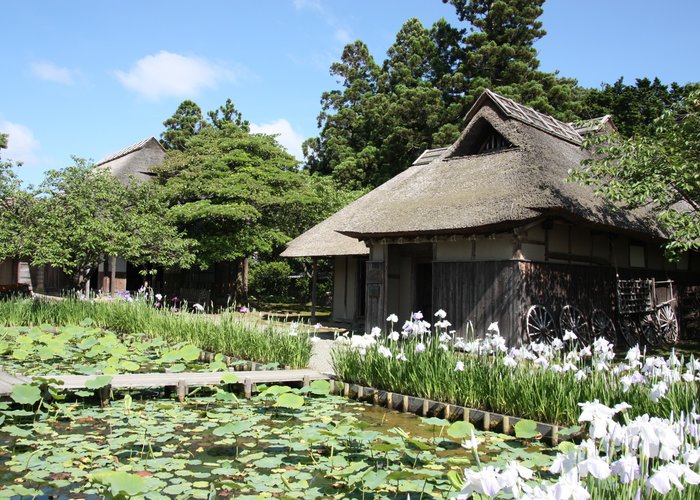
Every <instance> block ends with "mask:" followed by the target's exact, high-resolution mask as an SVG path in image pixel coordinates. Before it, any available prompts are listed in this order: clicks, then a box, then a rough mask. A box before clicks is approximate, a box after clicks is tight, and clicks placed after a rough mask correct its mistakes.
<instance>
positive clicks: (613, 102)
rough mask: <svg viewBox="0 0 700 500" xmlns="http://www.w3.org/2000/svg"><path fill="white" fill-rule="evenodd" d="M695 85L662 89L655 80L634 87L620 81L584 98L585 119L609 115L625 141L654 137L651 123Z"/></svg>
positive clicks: (636, 82) (606, 85)
mask: <svg viewBox="0 0 700 500" xmlns="http://www.w3.org/2000/svg"><path fill="white" fill-rule="evenodd" d="M695 86H696V85H694V84H688V85H683V86H681V85H678V84H677V83H675V82H674V83H671V84H670V85H665V84H663V83H661V81H660V80H659V79H658V78H654V79H653V80H650V79H648V78H637V79H636V81H635V84H634V85H627V84H625V83H624V81H623V79H622V77H620V79H618V80H617V81H616V82H615V83H613V84H607V83H606V84H604V85H603V86H602V88H601V89H599V90H598V89H591V90H590V91H589V93H588V95H587V96H586V100H585V109H586V112H587V116H586V118H594V117H596V116H602V115H605V114H611V115H612V117H613V122H614V123H615V126H616V127H617V130H618V131H619V132H620V134H622V135H623V136H625V137H631V136H633V135H640V134H641V135H649V134H653V133H654V124H653V122H654V120H655V119H656V118H658V117H659V116H661V114H662V113H663V112H664V111H665V110H667V109H668V108H670V107H672V106H674V105H675V104H677V103H678V102H679V101H680V100H681V99H683V98H684V97H686V96H687V95H688V93H689V92H690V91H692V90H693V88H694V87H695Z"/></svg>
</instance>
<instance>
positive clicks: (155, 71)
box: [115, 50, 235, 99]
mask: <svg viewBox="0 0 700 500" xmlns="http://www.w3.org/2000/svg"><path fill="white" fill-rule="evenodd" d="M115 74H116V75H117V78H118V79H119V81H120V82H121V83H122V85H124V86H125V87H126V88H128V89H131V90H133V91H135V92H137V93H139V94H141V95H142V96H144V97H146V98H148V99H158V98H160V97H193V96H195V95H197V94H198V93H199V91H200V90H201V89H203V88H211V87H215V86H216V85H217V84H218V83H219V82H220V81H233V80H234V79H235V78H234V74H233V72H232V71H230V70H228V69H226V68H224V67H222V66H219V65H217V64H214V63H212V62H210V61H207V60H206V59H203V58H200V57H195V56H190V57H188V56H183V55H180V54H174V53H172V52H167V51H164V50H162V51H160V52H158V53H157V54H155V55H150V56H146V57H143V58H141V59H139V60H138V61H136V64H134V66H133V67H132V68H131V69H130V70H129V71H116V72H115Z"/></svg>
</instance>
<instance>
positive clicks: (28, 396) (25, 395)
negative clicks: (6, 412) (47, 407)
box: [10, 384, 41, 405]
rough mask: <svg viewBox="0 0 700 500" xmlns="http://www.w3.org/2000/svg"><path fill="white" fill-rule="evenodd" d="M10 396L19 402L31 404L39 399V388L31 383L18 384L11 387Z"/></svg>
mask: <svg viewBox="0 0 700 500" xmlns="http://www.w3.org/2000/svg"><path fill="white" fill-rule="evenodd" d="M10 397H11V398H12V399H13V400H14V401H15V402H16V403H19V404H22V405H33V404H34V403H36V402H37V401H39V400H40V399H41V390H40V389H39V388H38V387H37V386H35V385H31V384H19V385H16V386H14V387H13V388H12V393H11V394H10Z"/></svg>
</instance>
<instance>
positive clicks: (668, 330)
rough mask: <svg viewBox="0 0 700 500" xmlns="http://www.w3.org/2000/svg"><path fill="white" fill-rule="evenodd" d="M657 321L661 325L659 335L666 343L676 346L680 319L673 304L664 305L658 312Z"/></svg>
mask: <svg viewBox="0 0 700 500" xmlns="http://www.w3.org/2000/svg"><path fill="white" fill-rule="evenodd" d="M656 319H657V321H658V323H659V333H660V335H661V338H662V339H663V340H664V342H667V343H669V344H675V343H676V342H678V319H677V318H676V313H675V311H674V310H673V306H672V305H671V304H664V305H663V306H661V307H659V309H658V311H656Z"/></svg>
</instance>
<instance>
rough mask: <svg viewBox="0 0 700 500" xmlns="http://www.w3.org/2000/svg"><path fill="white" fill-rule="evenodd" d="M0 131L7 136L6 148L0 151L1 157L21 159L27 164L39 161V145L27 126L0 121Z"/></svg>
mask: <svg viewBox="0 0 700 500" xmlns="http://www.w3.org/2000/svg"><path fill="white" fill-rule="evenodd" d="M0 132H2V133H3V134H7V135H8V136H9V137H8V138H7V149H3V150H2V151H0V156H1V157H2V158H3V159H5V160H15V161H21V162H22V163H24V164H25V165H28V166H30V165H32V164H36V163H37V162H38V161H39V157H38V151H39V149H40V148H41V145H40V144H39V141H38V140H37V139H36V137H34V134H33V133H32V131H31V130H30V129H29V127H26V126H24V125H21V124H19V123H12V122H8V121H0Z"/></svg>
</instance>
